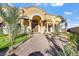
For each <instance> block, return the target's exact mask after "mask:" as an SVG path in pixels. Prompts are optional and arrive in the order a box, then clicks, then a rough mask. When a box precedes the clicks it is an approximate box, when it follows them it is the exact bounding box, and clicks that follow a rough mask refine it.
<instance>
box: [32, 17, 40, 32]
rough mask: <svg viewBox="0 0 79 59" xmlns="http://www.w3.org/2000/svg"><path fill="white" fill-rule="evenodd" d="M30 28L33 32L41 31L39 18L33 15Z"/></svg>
mask: <svg viewBox="0 0 79 59" xmlns="http://www.w3.org/2000/svg"><path fill="white" fill-rule="evenodd" d="M31 27H32V30H33V32H40V31H41V17H40V16H38V15H35V16H33V17H32V22H31Z"/></svg>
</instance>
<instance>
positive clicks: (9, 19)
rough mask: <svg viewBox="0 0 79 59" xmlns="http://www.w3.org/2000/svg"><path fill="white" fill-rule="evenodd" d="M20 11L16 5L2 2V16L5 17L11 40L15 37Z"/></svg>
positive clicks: (0, 14)
mask: <svg viewBox="0 0 79 59" xmlns="http://www.w3.org/2000/svg"><path fill="white" fill-rule="evenodd" d="M19 14H20V12H19V9H18V8H16V7H11V6H9V5H8V4H0V16H1V17H2V18H3V22H4V23H5V26H7V29H8V38H9V40H11V42H12V41H13V40H14V39H15V36H16V33H17V32H16V30H17V22H16V19H17V18H18V16H19Z"/></svg>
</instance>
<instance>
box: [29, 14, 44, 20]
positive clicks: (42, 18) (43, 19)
mask: <svg viewBox="0 0 79 59" xmlns="http://www.w3.org/2000/svg"><path fill="white" fill-rule="evenodd" d="M34 16H40V17H41V20H42V21H43V20H44V18H43V17H42V15H41V14H39V13H34V14H32V15H31V16H30V17H29V18H30V19H31V20H32V18H33V17H34Z"/></svg>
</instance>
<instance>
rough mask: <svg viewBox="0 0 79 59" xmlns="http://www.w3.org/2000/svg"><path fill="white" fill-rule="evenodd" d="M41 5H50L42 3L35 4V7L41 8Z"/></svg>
mask: <svg viewBox="0 0 79 59" xmlns="http://www.w3.org/2000/svg"><path fill="white" fill-rule="evenodd" d="M39 5H43V6H47V5H48V3H43V4H42V3H36V4H35V6H39Z"/></svg>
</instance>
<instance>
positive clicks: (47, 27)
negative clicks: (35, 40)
mask: <svg viewBox="0 0 79 59" xmlns="http://www.w3.org/2000/svg"><path fill="white" fill-rule="evenodd" d="M46 32H49V31H48V21H47V24H46Z"/></svg>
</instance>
